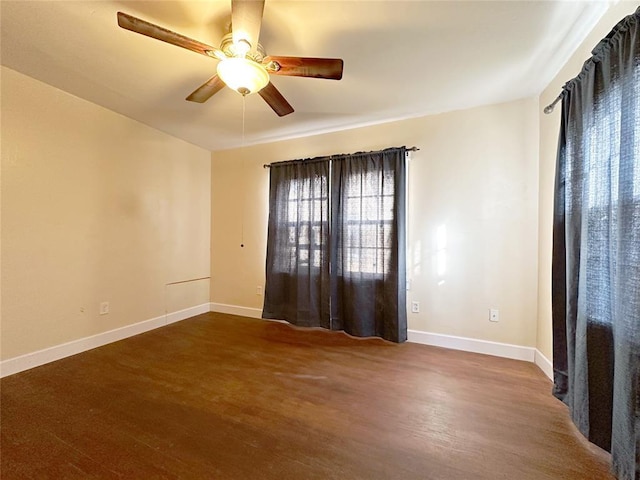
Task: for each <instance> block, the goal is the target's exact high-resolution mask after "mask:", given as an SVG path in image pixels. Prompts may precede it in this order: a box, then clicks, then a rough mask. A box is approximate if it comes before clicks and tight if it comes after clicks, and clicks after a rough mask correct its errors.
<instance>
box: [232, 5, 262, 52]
mask: <svg viewBox="0 0 640 480" xmlns="http://www.w3.org/2000/svg"><path fill="white" fill-rule="evenodd" d="M263 11H264V0H231V34H232V37H233V43H235V44H237V43H238V42H240V40H245V41H247V42H249V45H251V51H255V50H256V48H258V38H259V37H260V27H261V25H262V13H263Z"/></svg>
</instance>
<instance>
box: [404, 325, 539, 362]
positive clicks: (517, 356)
mask: <svg viewBox="0 0 640 480" xmlns="http://www.w3.org/2000/svg"><path fill="white" fill-rule="evenodd" d="M407 334H408V339H407V341H409V342H413V343H422V344H424V345H431V346H434V347H443V348H450V349H452V350H463V351H465V352H473V353H483V354H485V355H493V356H494V357H504V358H512V359H514V360H524V361H525V362H533V361H534V359H535V350H536V349H535V348H533V347H523V346H521V345H511V344H509V343H499V342H490V341H488V340H477V339H475V338H467V337H456V336H453V335H443V334H441V333H429V332H421V331H419V330H409V331H408V332H407Z"/></svg>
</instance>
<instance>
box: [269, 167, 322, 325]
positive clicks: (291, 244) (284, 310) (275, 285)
mask: <svg viewBox="0 0 640 480" xmlns="http://www.w3.org/2000/svg"><path fill="white" fill-rule="evenodd" d="M268 229H269V230H268V233H267V264H266V278H267V281H266V284H265V292H264V309H263V312H262V316H263V318H271V319H277V320H286V321H287V322H289V323H292V324H294V325H299V326H305V327H324V328H330V318H329V317H330V312H329V161H328V160H315V161H306V162H302V161H300V162H282V163H276V164H273V165H272V166H271V174H270V190H269V226H268Z"/></svg>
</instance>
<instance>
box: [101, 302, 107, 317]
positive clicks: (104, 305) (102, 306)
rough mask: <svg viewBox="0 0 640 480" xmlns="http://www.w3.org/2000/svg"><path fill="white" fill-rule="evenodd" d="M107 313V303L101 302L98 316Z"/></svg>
mask: <svg viewBox="0 0 640 480" xmlns="http://www.w3.org/2000/svg"><path fill="white" fill-rule="evenodd" d="M108 313H109V302H102V303H101V304H100V315H106V314H108Z"/></svg>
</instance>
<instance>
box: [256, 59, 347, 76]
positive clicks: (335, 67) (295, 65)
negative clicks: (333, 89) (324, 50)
mask: <svg viewBox="0 0 640 480" xmlns="http://www.w3.org/2000/svg"><path fill="white" fill-rule="evenodd" d="M262 63H263V64H264V65H265V66H266V67H267V70H268V71H269V73H271V74H273V75H288V76H293V77H314V78H327V79H330V80H340V79H341V78H342V67H343V65H344V62H343V61H342V59H341V58H309V57H277V56H273V55H271V56H268V57H265V59H264V60H263V62H262Z"/></svg>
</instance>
